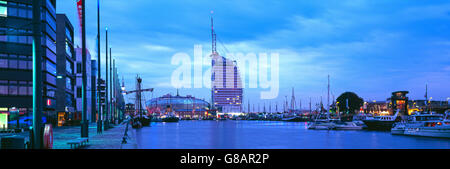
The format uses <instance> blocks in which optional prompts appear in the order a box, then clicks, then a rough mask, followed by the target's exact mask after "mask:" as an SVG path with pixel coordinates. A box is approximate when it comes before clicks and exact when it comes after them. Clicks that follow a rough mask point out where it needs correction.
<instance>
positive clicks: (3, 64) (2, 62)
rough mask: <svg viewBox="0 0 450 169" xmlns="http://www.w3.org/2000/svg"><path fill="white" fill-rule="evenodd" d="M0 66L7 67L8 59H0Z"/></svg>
mask: <svg viewBox="0 0 450 169" xmlns="http://www.w3.org/2000/svg"><path fill="white" fill-rule="evenodd" d="M0 68H8V59H0Z"/></svg>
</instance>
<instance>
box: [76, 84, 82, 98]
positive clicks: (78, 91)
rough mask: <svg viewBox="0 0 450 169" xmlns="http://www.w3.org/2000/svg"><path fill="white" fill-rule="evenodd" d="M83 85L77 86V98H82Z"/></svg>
mask: <svg viewBox="0 0 450 169" xmlns="http://www.w3.org/2000/svg"><path fill="white" fill-rule="evenodd" d="M81 93H82V92H81V87H77V98H81Z"/></svg>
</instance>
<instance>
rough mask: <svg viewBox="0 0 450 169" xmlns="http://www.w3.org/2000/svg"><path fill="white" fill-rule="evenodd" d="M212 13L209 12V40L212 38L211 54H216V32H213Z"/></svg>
mask: <svg viewBox="0 0 450 169" xmlns="http://www.w3.org/2000/svg"><path fill="white" fill-rule="evenodd" d="M213 14H214V11H211V38H212V44H211V45H212V54H213V55H215V54H217V50H216V32H214V19H213Z"/></svg>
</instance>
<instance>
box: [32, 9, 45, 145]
mask: <svg viewBox="0 0 450 169" xmlns="http://www.w3.org/2000/svg"><path fill="white" fill-rule="evenodd" d="M41 7H42V0H33V135H32V141H33V142H32V147H33V148H34V149H41V148H43V144H42V143H43V139H42V107H43V102H42V95H43V94H42V54H41V49H42V47H41V34H42V27H41Z"/></svg>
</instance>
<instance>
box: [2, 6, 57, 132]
mask: <svg viewBox="0 0 450 169" xmlns="http://www.w3.org/2000/svg"><path fill="white" fill-rule="evenodd" d="M42 5H43V15H42V16H43V17H42V22H41V24H42V50H41V51H42V56H41V57H42V61H43V67H42V80H43V92H44V93H43V99H44V105H43V119H44V120H43V121H44V122H51V123H53V124H55V123H56V121H57V120H56V111H55V110H56V101H55V100H56V95H55V92H56V86H57V85H56V76H57V68H56V63H57V57H56V10H55V7H56V0H43V3H42ZM32 16H33V11H32V1H30V0H0V20H1V25H0V72H1V73H0V113H9V120H10V121H13V120H17V118H18V117H19V116H20V120H19V121H20V122H19V123H20V127H26V126H28V125H31V122H32V120H30V118H32V108H33V98H32V96H33V83H32V82H33V79H32V78H33V74H32V67H33V62H32V57H33V53H32V52H33V50H32V43H33V37H32V33H33V32H32V31H33V24H32ZM27 119H28V120H27Z"/></svg>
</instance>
